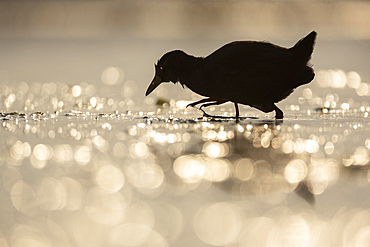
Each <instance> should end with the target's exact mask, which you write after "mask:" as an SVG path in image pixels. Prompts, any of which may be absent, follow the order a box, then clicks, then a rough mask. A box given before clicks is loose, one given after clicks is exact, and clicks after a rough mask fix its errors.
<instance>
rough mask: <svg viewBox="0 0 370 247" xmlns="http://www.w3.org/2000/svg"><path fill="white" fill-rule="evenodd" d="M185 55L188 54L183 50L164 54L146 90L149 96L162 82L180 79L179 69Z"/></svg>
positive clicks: (156, 65)
mask: <svg viewBox="0 0 370 247" xmlns="http://www.w3.org/2000/svg"><path fill="white" fill-rule="evenodd" d="M184 56H187V55H186V53H185V52H183V51H179V50H176V51H170V52H168V53H166V54H164V55H163V56H162V57H161V58H160V59H159V60H158V63H157V64H154V66H155V75H154V78H153V80H152V82H151V83H150V85H149V87H148V89H147V90H146V94H145V95H146V96H148V95H149V94H150V93H151V92H152V91H153V90H154V89H156V88H157V87H158V86H159V85H160V84H161V83H162V82H173V83H176V82H177V81H178V80H179V70H180V69H181V63H182V59H183V57H184Z"/></svg>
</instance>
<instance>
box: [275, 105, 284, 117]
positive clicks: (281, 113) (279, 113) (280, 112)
mask: <svg viewBox="0 0 370 247" xmlns="http://www.w3.org/2000/svg"><path fill="white" fill-rule="evenodd" d="M273 108H274V110H275V118H276V119H283V117H284V116H283V111H282V110H280V109H279V108H278V107H277V106H276V105H275V104H274V106H273Z"/></svg>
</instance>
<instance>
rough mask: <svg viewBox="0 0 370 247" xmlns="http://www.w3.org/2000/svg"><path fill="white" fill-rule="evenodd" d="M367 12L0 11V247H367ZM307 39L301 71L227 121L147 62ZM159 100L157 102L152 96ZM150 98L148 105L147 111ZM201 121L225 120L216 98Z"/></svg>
mask: <svg viewBox="0 0 370 247" xmlns="http://www.w3.org/2000/svg"><path fill="white" fill-rule="evenodd" d="M369 13H370V2H369V1H329V0H327V1H325V0H322V1H314V0H312V1H308V0H307V1H304V0H300V1H278V0H276V1H267V0H266V1H233V0H230V1H221V0H220V1H201V0H194V1H140V0H139V1H118V0H110V1H109V0H106V1H99V0H65V1H54V0H28V1H26V0H24V1H22V0H18V1H17V0H9V1H6V0H3V1H0V123H1V124H0V126H1V128H0V247H7V246H12V247H18V246H19V247H23V246H31V247H33V246H35V247H40V246H42V247H44V246H45V247H46V246H63V247H64V246H81V247H84V246H89V247H93V246H145V247H147V246H158V247H162V246H163V247H166V246H178V247H183V246H232V247H234V246H267V247H290V246H292V247H293V246H299V247H302V246H309V247H311V246H322V247H328V246H333V247H334V246H346V247H349V246H356V247H359V246H361V247H362V246H369V242H370V224H369V222H370V210H369V208H370V199H369V198H370V190H369V188H370V185H369V184H370V167H369V164H370V135H369V133H370V124H369V121H368V119H369V115H370V103H369V102H370V101H369V97H370V83H369V82H370V71H369V64H370V28H369V26H370V15H369ZM312 30H316V31H317V33H318V38H317V42H316V46H315V49H314V53H313V56H312V60H311V62H312V63H313V64H314V69H315V72H316V77H315V79H314V81H313V82H312V83H310V84H308V85H304V86H302V87H299V88H297V89H296V90H295V92H294V93H293V94H292V95H290V96H289V97H288V98H287V99H285V100H283V101H282V102H279V103H278V105H279V107H280V108H281V109H283V110H284V113H285V118H284V121H283V122H279V121H278V122H276V121H274V113H271V114H264V113H262V112H260V111H258V110H255V109H252V108H250V107H248V106H240V110H241V115H247V116H253V117H256V118H254V119H251V118H249V119H244V120H241V122H240V123H239V124H238V123H236V122H234V121H230V120H225V121H223V120H219V119H216V120H215V119H208V118H203V117H202V114H201V112H200V111H199V110H197V109H194V108H185V106H186V105H187V104H188V103H189V102H191V101H192V100H197V99H199V98H200V97H199V96H198V95H196V94H194V93H192V92H191V91H190V90H188V89H185V90H184V89H183V88H182V87H180V86H179V85H173V84H172V83H171V84H170V83H168V84H163V85H161V86H160V87H158V88H157V89H156V90H155V91H154V92H153V93H152V94H151V95H149V96H148V97H144V93H145V90H146V88H147V86H148V85H149V83H150V82H151V80H152V78H153V75H154V65H153V64H154V63H155V62H156V61H157V60H158V59H159V58H160V57H161V56H162V55H163V54H164V53H166V52H168V51H170V50H173V49H182V50H184V51H185V52H187V53H189V54H192V55H195V56H207V55H208V54H210V53H211V52H213V51H214V50H216V49H217V48H219V47H220V46H222V45H224V44H226V43H228V42H231V41H234V40H262V41H270V42H273V43H276V44H278V45H281V46H285V47H291V46H293V45H294V44H295V43H296V42H297V41H298V40H299V39H301V38H302V37H304V36H306V35H307V34H308V33H310V32H311V31H312ZM158 99H160V100H161V101H159V102H157V100H158ZM156 103H157V104H156ZM207 112H208V113H211V114H215V115H227V116H232V115H234V114H235V110H234V108H233V105H232V104H231V103H227V104H224V105H222V106H218V107H209V108H207Z"/></svg>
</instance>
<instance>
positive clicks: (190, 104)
mask: <svg viewBox="0 0 370 247" xmlns="http://www.w3.org/2000/svg"><path fill="white" fill-rule="evenodd" d="M189 106H191V107H194V106H195V105H194V103H189V104H187V105H186V107H185V108H188V107H189Z"/></svg>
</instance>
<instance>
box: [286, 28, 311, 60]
mask: <svg viewBox="0 0 370 247" xmlns="http://www.w3.org/2000/svg"><path fill="white" fill-rule="evenodd" d="M316 35H317V33H316V32H315V31H312V32H311V33H309V34H308V35H307V36H306V37H304V38H303V39H301V40H299V41H298V42H297V43H296V44H295V45H294V46H293V47H292V48H291V49H292V50H293V51H294V53H295V54H296V56H297V58H298V59H299V60H300V61H301V62H303V63H304V64H307V63H308V61H309V60H310V59H311V54H312V51H313V47H314V45H315V40H316Z"/></svg>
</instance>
